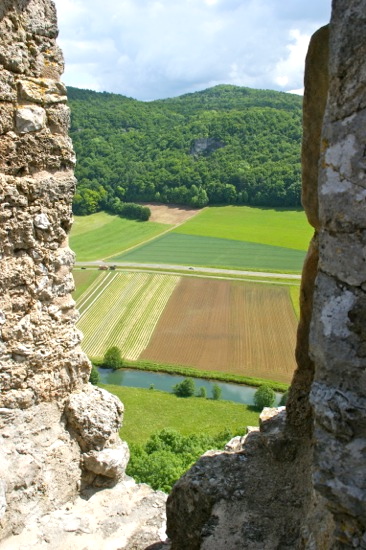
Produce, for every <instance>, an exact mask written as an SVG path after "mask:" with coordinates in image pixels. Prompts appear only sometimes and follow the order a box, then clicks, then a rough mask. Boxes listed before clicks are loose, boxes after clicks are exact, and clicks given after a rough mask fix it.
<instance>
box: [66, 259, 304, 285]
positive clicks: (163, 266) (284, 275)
mask: <svg viewBox="0 0 366 550" xmlns="http://www.w3.org/2000/svg"><path fill="white" fill-rule="evenodd" d="M98 265H107V266H111V265H115V266H116V267H126V268H129V267H131V268H137V269H138V268H140V269H159V270H164V269H167V270H171V271H180V272H182V271H187V272H188V273H190V274H193V273H194V272H197V273H207V274H212V275H244V276H246V277H259V278H261V277H263V278H266V279H293V280H297V281H299V280H300V279H301V275H296V274H290V273H266V272H263V271H239V270H238V269H221V268H216V267H189V266H186V265H172V264H137V263H129V262H103V261H99V262H98V261H94V262H76V263H75V266H76V267H80V266H89V267H96V266H98Z"/></svg>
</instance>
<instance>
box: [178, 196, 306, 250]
mask: <svg viewBox="0 0 366 550" xmlns="http://www.w3.org/2000/svg"><path fill="white" fill-rule="evenodd" d="M313 231H314V230H313V229H312V227H311V226H310V225H309V224H308V222H307V219H306V216H305V213H304V212H303V211H302V210H290V209H284V208H281V209H280V208H278V209H273V208H254V207H249V206H215V207H213V206H211V207H210V208H205V209H204V210H203V211H202V212H200V213H199V214H198V215H197V216H195V217H194V218H192V219H191V220H188V221H187V222H185V223H184V224H183V225H181V226H180V227H177V228H176V229H174V233H183V234H185V235H198V236H202V237H203V236H206V237H216V238H221V239H232V240H238V241H249V242H254V243H261V244H266V245H272V246H280V247H284V248H293V249H295V250H307V248H308V245H309V241H310V239H311V236H312V234H313Z"/></svg>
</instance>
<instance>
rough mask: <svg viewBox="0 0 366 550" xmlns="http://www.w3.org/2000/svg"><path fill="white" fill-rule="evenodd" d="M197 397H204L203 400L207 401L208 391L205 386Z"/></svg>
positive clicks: (200, 389)
mask: <svg viewBox="0 0 366 550" xmlns="http://www.w3.org/2000/svg"><path fill="white" fill-rule="evenodd" d="M197 397H202V398H203V399H207V391H206V388H205V386H201V387H200V388H199V390H198V393H197Z"/></svg>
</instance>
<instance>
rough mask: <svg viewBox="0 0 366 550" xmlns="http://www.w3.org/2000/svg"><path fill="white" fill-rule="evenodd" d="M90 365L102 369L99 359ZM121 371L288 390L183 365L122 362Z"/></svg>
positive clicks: (277, 384)
mask: <svg viewBox="0 0 366 550" xmlns="http://www.w3.org/2000/svg"><path fill="white" fill-rule="evenodd" d="M91 361H92V363H93V364H94V365H96V366H97V367H101V368H103V367H104V365H103V360H100V359H93V358H92V359H91ZM123 363H124V364H123V367H121V369H119V370H123V369H135V370H142V371H148V372H160V373H167V374H176V375H180V376H184V377H190V378H204V379H206V380H212V381H218V382H227V383H234V384H240V385H244V386H251V387H253V388H258V387H259V386H263V385H264V384H265V385H267V386H269V387H270V388H272V389H273V390H274V391H275V392H281V393H284V392H285V391H287V390H288V389H289V385H288V384H284V383H282V382H276V381H275V380H265V379H263V378H251V377H249V376H240V375H237V374H227V373H224V372H218V371H201V370H198V369H194V368H192V367H185V366H183V365H162V364H159V363H154V362H151V361H128V360H124V361H123Z"/></svg>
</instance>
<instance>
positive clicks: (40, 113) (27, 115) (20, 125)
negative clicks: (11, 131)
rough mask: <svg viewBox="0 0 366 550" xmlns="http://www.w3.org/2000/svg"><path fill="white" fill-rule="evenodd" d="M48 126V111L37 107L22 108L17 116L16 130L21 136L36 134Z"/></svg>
mask: <svg viewBox="0 0 366 550" xmlns="http://www.w3.org/2000/svg"><path fill="white" fill-rule="evenodd" d="M45 126H46V111H45V110H44V109H43V108H42V107H38V106H37V105H29V106H27V107H21V108H19V109H18V110H17V114H16V128H17V130H18V132H20V133H21V134H26V133H28V132H36V131H37V130H41V129H42V128H44V127H45Z"/></svg>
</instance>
